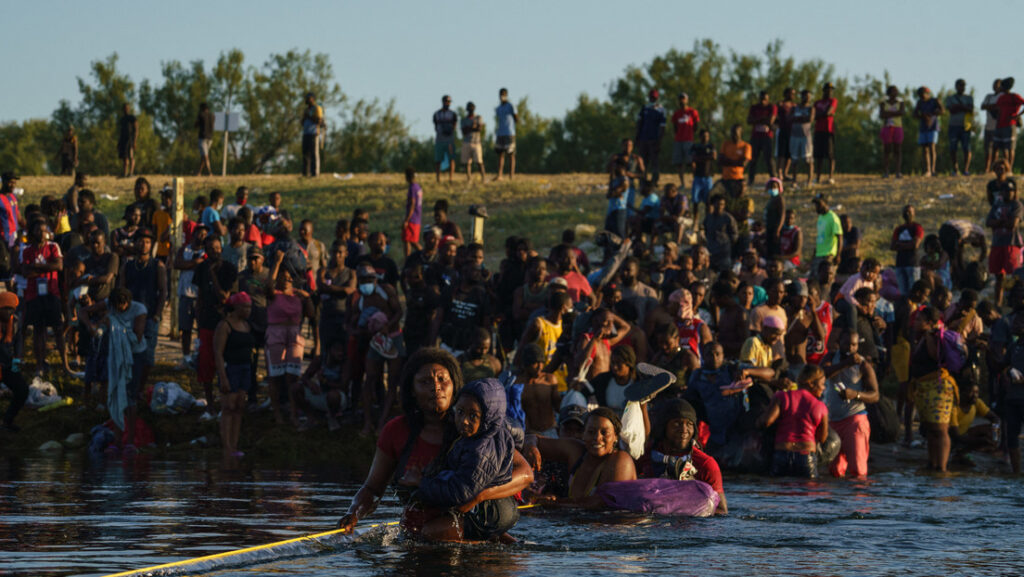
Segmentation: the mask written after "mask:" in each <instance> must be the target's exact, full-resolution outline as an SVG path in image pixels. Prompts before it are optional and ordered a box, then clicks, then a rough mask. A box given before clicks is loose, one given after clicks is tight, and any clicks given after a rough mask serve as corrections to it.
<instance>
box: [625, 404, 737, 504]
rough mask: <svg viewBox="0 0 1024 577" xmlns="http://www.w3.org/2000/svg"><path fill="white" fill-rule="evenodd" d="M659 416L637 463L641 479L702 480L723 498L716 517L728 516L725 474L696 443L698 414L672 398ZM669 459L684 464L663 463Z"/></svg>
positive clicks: (687, 405)
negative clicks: (724, 482)
mask: <svg viewBox="0 0 1024 577" xmlns="http://www.w3.org/2000/svg"><path fill="white" fill-rule="evenodd" d="M658 413H659V414H658V419H657V420H656V421H655V422H656V425H655V427H654V432H653V434H652V435H651V439H650V444H649V448H648V449H647V450H646V451H645V452H644V455H643V456H642V457H640V459H639V461H638V462H637V467H638V468H639V469H640V476H641V477H645V478H653V477H666V478H671V479H678V480H680V481H693V480H696V481H703V482H704V483H707V484H708V485H711V488H712V489H714V490H715V492H716V493H718V495H719V497H720V500H719V502H718V507H717V508H716V509H715V514H716V515H727V514H728V513H729V505H728V504H727V503H726V500H725V488H724V487H723V486H722V471H721V469H720V468H719V467H718V462H717V461H715V459H714V457H712V456H710V455H708V454H707V453H705V452H704V451H702V450H701V448H700V446H699V444H698V441H697V411H695V410H694V408H693V406H692V405H691V404H690V403H688V402H686V401H685V400H683V399H673V400H671V401H668V402H666V403H665V404H664V405H663V407H662V408H661V409H660V410H659V411H658ZM659 456H660V457H661V459H660V460H659V459H658V457H659ZM666 457H668V458H671V459H672V460H673V461H677V460H679V459H684V460H685V465H679V464H676V465H675V466H674V467H672V466H669V465H667V464H666V463H665V462H664V461H665V458H666Z"/></svg>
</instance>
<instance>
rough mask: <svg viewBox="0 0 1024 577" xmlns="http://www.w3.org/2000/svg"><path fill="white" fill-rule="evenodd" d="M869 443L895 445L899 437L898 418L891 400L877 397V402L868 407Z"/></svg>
mask: <svg viewBox="0 0 1024 577" xmlns="http://www.w3.org/2000/svg"><path fill="white" fill-rule="evenodd" d="M867 407H868V423H870V424H871V441H872V442H877V443H883V444H885V443H895V442H896V441H897V440H898V439H899V437H900V416H899V414H898V413H897V412H896V404H895V403H893V402H892V399H890V398H888V397H883V396H881V395H879V397H878V402H877V403H874V404H871V405H868V406H867Z"/></svg>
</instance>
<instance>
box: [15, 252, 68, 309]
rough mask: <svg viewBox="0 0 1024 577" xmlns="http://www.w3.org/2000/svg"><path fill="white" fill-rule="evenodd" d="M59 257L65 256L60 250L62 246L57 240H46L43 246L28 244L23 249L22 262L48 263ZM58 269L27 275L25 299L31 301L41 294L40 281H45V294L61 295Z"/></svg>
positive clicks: (25, 263) (26, 263) (24, 263)
mask: <svg viewBox="0 0 1024 577" xmlns="http://www.w3.org/2000/svg"><path fill="white" fill-rule="evenodd" d="M58 258H63V255H62V254H61V252H60V247H59V246H57V243H55V242H45V243H43V244H42V246H38V247H37V246H33V245H27V246H26V247H25V249H24V250H23V251H21V264H22V265H28V264H48V263H53V262H55V261H56V260H57V259H58ZM57 274H58V271H55V270H54V271H50V272H44V273H39V274H35V273H33V275H32V276H28V277H26V278H27V279H28V283H27V284H26V285H25V300H26V301H30V300H33V299H35V298H36V297H38V296H40V294H39V284H40V281H45V286H46V288H45V289H44V290H45V291H46V292H45V293H44V294H51V295H57V297H58V298H59V297H60V284H58V283H57Z"/></svg>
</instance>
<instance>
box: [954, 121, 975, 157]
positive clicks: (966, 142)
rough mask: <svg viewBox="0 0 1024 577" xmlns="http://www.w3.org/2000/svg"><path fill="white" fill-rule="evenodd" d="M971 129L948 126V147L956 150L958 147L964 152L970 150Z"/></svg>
mask: <svg viewBox="0 0 1024 577" xmlns="http://www.w3.org/2000/svg"><path fill="white" fill-rule="evenodd" d="M971 136H972V134H971V131H970V130H964V127H963V126H950V127H949V149H950V150H956V149H957V147H959V148H960V149H961V150H963V151H964V153H965V154H966V153H968V152H970V150H971Z"/></svg>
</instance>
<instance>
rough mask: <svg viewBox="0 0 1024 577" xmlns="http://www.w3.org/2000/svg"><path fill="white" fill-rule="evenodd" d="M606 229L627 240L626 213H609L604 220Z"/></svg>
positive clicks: (618, 211) (622, 211) (616, 211)
mask: <svg viewBox="0 0 1024 577" xmlns="http://www.w3.org/2000/svg"><path fill="white" fill-rule="evenodd" d="M604 229H605V230H607V231H608V232H611V233H614V234H617V235H619V237H620V238H623V239H624V238H626V211H624V210H615V211H612V212H609V213H608V216H606V217H605V218H604Z"/></svg>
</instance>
